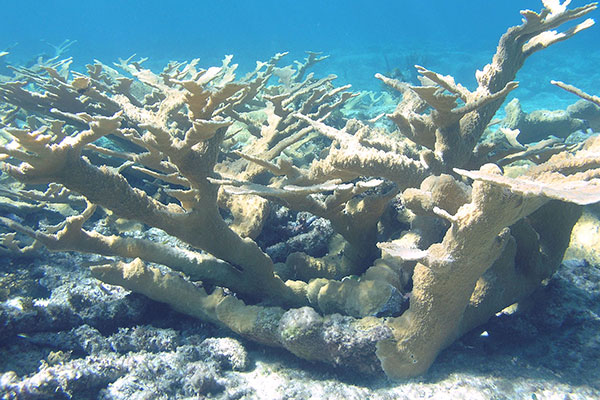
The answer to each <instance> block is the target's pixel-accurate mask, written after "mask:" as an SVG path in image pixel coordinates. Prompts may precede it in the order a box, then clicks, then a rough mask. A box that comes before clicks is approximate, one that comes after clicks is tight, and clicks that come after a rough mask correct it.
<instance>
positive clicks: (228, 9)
mask: <svg viewBox="0 0 600 400" xmlns="http://www.w3.org/2000/svg"><path fill="white" fill-rule="evenodd" d="M583 4H585V2H584V1H573V3H572V5H571V7H574V6H580V5H583ZM541 5H542V4H541V1H538V0H503V1H499V0H496V1H484V0H478V1H477V0H461V1H456V2H453V1H447V0H422V1H412V2H409V1H401V0H397V1H391V0H383V1H370V2H367V1H357V0H351V1H340V0H333V1H316V0H309V1H300V2H299V1H289V0H279V1H275V0H265V1H241V0H225V1H176V2H166V1H159V0H148V1H132V0H129V1H115V0H109V1H103V2H100V1H73V0H50V1H41V0H39V1H31V0H28V1H20V2H15V1H13V2H3V5H2V8H3V23H2V24H1V25H0V49H9V51H10V53H11V54H10V55H9V56H8V57H7V59H6V61H7V62H10V63H13V64H26V63H28V62H30V61H31V60H32V59H34V58H35V57H36V56H37V55H40V54H49V55H52V54H53V49H52V47H51V46H50V45H49V44H51V45H58V44H60V43H61V42H63V41H64V40H65V39H70V40H76V41H77V42H76V43H75V44H73V45H72V46H71V47H70V49H69V51H68V52H67V53H66V55H67V56H73V57H74V64H73V65H74V67H75V68H77V69H82V67H83V65H85V64H87V63H90V62H93V60H94V59H99V60H101V61H102V62H105V63H110V62H113V61H116V60H117V59H118V58H119V57H121V58H126V57H129V56H130V55H132V54H134V53H135V54H137V55H138V56H140V57H149V60H148V62H147V64H146V65H147V66H148V67H151V68H153V69H159V68H160V67H161V66H163V65H164V64H165V63H166V62H167V61H169V60H179V61H182V60H189V59H192V58H197V57H199V58H200V59H201V64H202V65H203V66H211V65H217V64H218V63H219V62H220V60H221V59H222V57H223V56H224V55H226V54H233V55H235V58H234V60H235V62H237V63H239V64H240V71H242V72H243V71H247V70H251V69H253V67H254V65H255V64H254V63H255V61H256V60H266V59H268V58H269V57H271V56H272V55H273V54H275V53H277V52H281V51H289V52H290V55H289V56H288V57H287V59H286V60H285V61H286V62H287V63H292V61H293V60H294V59H301V58H303V57H304V51H306V50H312V51H321V52H323V53H325V54H330V55H331V56H332V57H331V58H330V59H329V60H328V61H326V62H325V63H321V64H320V65H319V66H318V67H317V68H316V69H315V71H316V72H317V73H320V74H329V73H336V74H337V75H339V77H340V81H339V84H340V85H341V84H345V83H351V84H353V86H354V88H355V89H356V90H364V89H368V90H378V89H379V88H380V86H379V82H378V81H377V80H375V79H373V75H374V74H375V73H376V72H381V73H386V72H389V71H390V70H391V69H393V68H400V69H407V68H410V66H411V65H412V64H414V61H418V62H420V63H423V64H425V65H426V66H427V67H429V68H431V69H435V70H437V71H439V72H442V73H445V74H451V75H453V76H455V77H456V78H457V80H459V81H460V82H462V83H464V84H465V85H467V86H470V87H473V86H474V84H475V80H474V71H475V70H476V69H477V68H481V67H482V66H483V65H485V64H486V63H487V62H489V60H490V58H491V55H492V54H493V52H494V50H495V48H496V44H497V41H498V38H499V37H500V35H501V34H502V33H503V32H505V30H506V29H507V28H508V27H509V26H513V25H517V24H518V23H519V22H520V20H521V16H520V14H519V10H521V9H525V8H529V9H532V10H536V11H538V10H539V9H540V8H541ZM599 39H600V30H598V28H597V27H595V28H592V29H590V30H588V31H586V32H584V33H582V34H580V35H577V36H576V37H575V38H572V39H570V40H569V41H568V42H567V43H561V44H558V45H557V46H556V48H552V49H549V50H546V51H544V52H543V53H544V54H543V55H536V56H534V57H532V59H531V60H530V61H528V63H527V64H526V66H525V68H524V69H523V71H522V72H521V75H520V77H519V78H520V79H522V80H523V85H522V89H520V91H518V92H516V95H517V96H519V95H520V96H521V97H529V98H531V99H532V101H533V102H534V104H532V105H531V107H532V108H535V107H537V106H538V105H539V106H545V107H549V108H552V107H553V106H555V105H556V106H561V105H563V103H565V102H566V103H568V102H569V101H570V100H572V97H568V96H566V95H564V94H562V93H560V91H559V90H558V89H555V88H551V87H550V85H549V84H548V81H549V80H550V79H559V80H565V81H574V80H577V81H576V82H574V83H581V86H583V88H584V89H585V90H587V91H590V92H594V93H598V92H600V88H599V87H598V86H599V85H598V83H596V82H597V81H600V80H598V79H595V78H594V77H593V76H590V75H595V74H596V70H597V67H596V66H597V65H598V58H599V57H600V56H598V54H597V53H598V52H597V48H598V45H597V43H598V41H599ZM590 50H592V51H591V52H590ZM565 60H568V63H566V62H565ZM541 70H543V71H544V73H543V74H540V71H541ZM524 76H525V77H527V79H524V78H523V77H524ZM540 93H544V95H545V96H546V98H547V99H546V100H542V99H541V98H539V99H538V97H539V95H540ZM540 103H541V104H540ZM545 103H546V104H545ZM525 107H527V105H525Z"/></svg>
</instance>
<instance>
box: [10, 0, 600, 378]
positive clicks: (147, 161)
mask: <svg viewBox="0 0 600 400" xmlns="http://www.w3.org/2000/svg"><path fill="white" fill-rule="evenodd" d="M543 3H544V8H543V9H542V11H541V12H539V13H536V12H533V11H529V10H526V11H522V15H523V23H522V24H521V25H519V26H516V27H513V28H510V29H509V30H508V31H507V32H506V33H505V34H504V35H503V36H502V38H501V39H500V42H499V45H498V49H497V52H496V54H495V56H494V58H493V60H492V62H491V63H490V64H488V65H486V66H485V67H484V68H483V69H482V70H481V71H478V72H477V74H476V77H477V82H478V87H477V88H476V89H475V90H473V91H470V90H468V89H466V88H465V87H464V86H462V85H460V84H459V83H456V82H455V81H454V79H453V78H452V77H450V76H444V75H441V74H438V73H436V72H433V71H430V70H428V69H426V68H424V67H420V66H419V67H417V68H418V72H419V73H420V74H421V77H420V80H421V83H422V85H421V86H410V85H408V84H406V83H402V82H399V81H396V80H393V79H390V78H387V77H384V76H382V75H377V77H378V78H379V79H381V80H382V81H383V82H384V83H385V84H387V85H389V86H391V87H392V88H394V89H396V90H399V91H400V92H401V93H402V94H403V99H402V101H401V102H400V104H398V106H397V108H396V110H395V111H394V112H393V113H392V114H390V115H388V117H389V118H390V119H391V120H392V121H393V122H394V123H395V124H396V126H397V128H398V129H397V131H395V132H387V131H385V130H384V129H381V128H374V127H372V125H371V123H370V122H368V121H367V122H361V121H357V120H347V121H346V120H345V119H344V117H343V114H341V113H340V111H339V110H340V109H342V107H343V106H344V104H346V102H347V101H348V100H349V99H351V98H352V97H354V96H355V95H354V94H353V93H351V92H349V91H348V89H349V86H341V87H335V86H334V84H333V82H334V79H335V76H328V77H325V78H321V79H317V78H315V77H314V76H313V75H312V74H310V73H308V72H307V70H308V68H309V67H310V66H311V65H312V64H314V63H315V62H319V61H322V60H323V59H324V58H325V57H320V56H319V55H318V54H316V53H309V55H308V57H307V59H306V60H305V62H303V63H297V64H296V67H295V68H294V67H293V66H287V67H283V68H281V67H278V66H277V64H278V63H279V62H280V61H281V59H282V58H283V57H284V56H285V54H283V53H282V54H277V55H275V56H274V57H273V58H272V59H271V60H269V61H267V62H264V63H258V64H257V67H256V69H255V70H254V71H253V72H252V73H250V74H248V75H247V76H245V77H243V78H242V79H238V80H236V77H235V70H236V67H237V65H234V64H232V58H231V57H226V58H225V60H224V61H223V64H222V65H221V66H220V67H212V68H208V69H206V70H204V69H200V68H199V67H198V60H193V61H191V62H189V63H171V64H169V65H168V66H167V67H165V69H164V70H163V71H162V72H161V73H158V74H157V73H154V72H152V71H151V70H149V69H146V68H144V67H143V60H141V61H133V60H132V59H128V60H121V61H120V62H119V63H117V64H116V65H115V67H114V68H113V67H110V66H107V65H104V64H101V63H99V62H97V63H95V64H94V65H89V66H88V67H87V73H86V74H81V73H77V72H73V71H68V70H67V71H66V72H65V70H64V68H62V67H63V65H61V68H62V69H61V70H60V71H59V70H58V69H57V68H56V67H55V66H52V65H45V66H44V67H43V68H42V69H41V70H30V69H25V68H19V69H17V70H16V74H15V77H14V79H13V80H10V81H7V82H3V83H2V84H0V99H1V100H2V101H3V102H5V103H6V104H8V105H9V106H10V108H9V109H5V110H4V112H3V116H2V126H3V127H4V128H3V135H4V136H5V137H7V138H8V139H9V141H8V142H7V143H6V144H3V145H2V146H1V147H0V153H1V154H2V156H1V158H0V160H3V164H2V169H3V171H4V172H5V173H6V174H7V175H9V176H10V177H12V178H14V179H16V180H17V181H20V182H21V183H22V185H24V186H22V187H20V188H15V186H14V184H13V183H10V185H9V184H4V183H3V185H5V186H6V187H5V188H2V191H1V192H0V196H3V197H2V198H3V199H4V200H3V202H7V203H8V202H10V201H21V202H24V203H27V204H31V205H34V206H39V207H43V206H49V205H51V204H54V205H56V204H58V203H60V204H64V205H68V206H69V207H68V209H69V210H71V211H72V210H79V212H78V213H74V214H68V213H66V212H64V210H62V212H63V215H64V218H63V219H62V221H61V222H59V223H58V224H55V225H51V226H45V227H44V226H37V227H31V226H26V225H24V224H23V223H22V221H21V220H19V219H18V218H7V217H0V222H1V223H2V224H3V225H4V226H5V227H6V228H8V230H9V231H10V233H6V234H4V236H3V243H4V247H5V248H6V249H7V250H10V251H13V252H29V251H31V248H32V247H35V246H39V245H44V246H45V247H47V248H48V249H50V250H53V251H80V252H88V253H95V254H101V255H104V256H110V257H117V258H119V259H122V260H120V261H118V262H115V263H110V264H105V265H101V266H95V267H93V268H92V274H93V275H94V276H95V277H97V278H98V279H100V280H102V281H104V282H106V283H110V284H115V285H120V286H123V287H125V288H127V289H130V290H132V291H135V292H138V293H142V294H145V295H146V296H148V297H150V298H152V299H155V300H158V301H161V302H165V303H168V304H170V305H171V306H172V307H173V308H174V309H176V310H178V311H180V312H183V313H186V314H189V315H192V316H195V317H198V318H201V319H203V320H206V321H210V322H212V323H215V324H218V325H222V326H226V327H228V328H229V329H231V330H232V331H234V332H237V333H239V334H241V335H243V336H246V337H248V338H251V339H253V340H256V341H258V342H260V343H264V344H267V345H272V346H281V347H284V348H286V349H288V350H289V351H291V352H292V353H294V354H296V355H298V356H299V357H302V358H305V359H308V360H318V361H324V362H328V363H331V364H335V365H343V366H346V367H351V368H357V369H358V370H359V371H362V372H365V373H373V372H378V371H382V370H383V371H384V372H385V373H386V374H387V375H388V376H390V377H393V378H401V377H409V376H415V375H419V374H421V373H423V372H425V371H426V370H427V368H428V367H429V366H430V365H431V363H432V362H433V361H434V360H435V357H436V356H437V354H438V353H439V352H440V351H441V350H442V349H443V348H445V347H446V346H448V345H449V344H450V343H452V342H453V341H454V340H455V339H457V338H458V337H460V336H461V335H462V334H464V333H465V332H467V331H468V330H469V329H471V328H473V327H475V326H477V325H479V324H481V323H483V322H485V321H486V320H487V319H489V318H490V317H491V316H493V315H494V314H495V313H496V312H498V311H499V310H501V309H503V308H504V307H506V306H508V305H510V304H513V303H515V302H518V301H520V300H521V299H523V298H525V297H526V296H528V295H529V294H530V293H531V292H532V291H533V290H534V289H535V288H536V287H537V286H539V284H540V283H541V282H542V281H543V280H544V279H547V278H548V277H549V276H551V274H552V273H553V272H554V271H555V270H556V268H557V267H558V265H559V264H560V260H561V256H562V253H563V252H564V249H565V248H566V246H567V244H568V237H569V231H570V227H572V226H573V224H574V223H575V221H576V220H577V217H578V215H579V213H580V210H579V207H577V205H579V204H589V203H594V202H597V201H599V200H600V181H599V180H598V175H599V174H600V156H599V154H600V153H599V151H598V146H599V143H598V140H597V139H590V140H588V141H587V142H586V143H585V144H583V145H579V146H575V147H573V148H567V147H560V148H554V149H553V150H552V152H551V153H549V152H547V151H546V153H545V154H546V156H545V157H538V158H537V159H535V161H536V162H537V163H538V164H539V165H536V166H534V167H531V168H530V169H529V170H527V171H526V172H525V173H524V174H523V175H522V176H521V177H517V178H509V177H507V176H504V175H503V174H502V171H501V170H500V168H499V167H498V166H497V165H495V164H489V163H488V162H489V161H497V162H498V164H500V165H505V164H507V163H509V162H512V161H514V160H518V159H523V158H527V157H529V158H530V159H533V158H532V155H533V154H534V153H535V155H538V156H539V155H540V154H541V153H543V152H544V150H543V149H540V148H536V149H532V148H527V147H525V146H522V145H521V144H519V143H518V142H517V140H516V132H513V131H509V130H506V131H505V132H504V134H505V136H506V142H507V143H509V145H510V146H511V150H510V151H508V152H506V153H503V154H502V156H501V157H495V158H494V157H493V156H490V152H492V150H496V149H495V148H493V146H492V147H489V146H488V147H486V146H483V145H478V143H480V141H481V138H482V136H483V135H484V132H485V129H486V127H487V126H488V125H489V124H490V123H492V118H493V116H494V114H495V113H496V111H497V110H498V108H499V107H500V106H501V104H502V102H503V101H504V99H505V98H506V96H507V94H508V93H510V92H511V91H512V90H513V89H515V88H516V87H517V83H516V82H515V81H514V79H515V76H516V73H517V71H518V70H519V68H520V67H521V66H522V65H523V63H524V61H525V59H526V58H527V57H528V56H530V55H531V54H532V53H534V52H536V51H538V50H541V49H543V48H546V47H548V46H550V45H552V44H554V43H556V42H559V41H562V40H565V39H568V38H570V37H571V36H573V35H575V34H576V33H578V32H580V31H582V30H584V29H586V28H589V27H590V26H591V25H592V24H593V21H592V20H591V19H587V20H585V21H583V22H579V23H578V24H577V25H575V26H573V27H571V28H568V29H566V30H564V31H562V32H558V31H557V29H559V28H560V27H561V26H563V24H565V23H568V22H570V21H575V20H580V19H581V18H583V17H584V16H585V15H587V14H588V13H589V12H591V11H592V10H594V9H595V8H596V4H595V3H591V4H588V5H585V6H582V7H578V8H574V9H568V8H567V7H566V6H567V5H568V2H564V3H560V2H559V1H552V2H550V1H544V2H543ZM119 70H120V71H122V72H119ZM272 78H273V79H275V78H278V79H279V83H278V84H269V81H270V80H271V79H272ZM562 86H564V85H562ZM567 89H568V90H570V91H573V92H576V93H577V91H576V90H575V89H573V88H570V87H567ZM577 94H579V95H581V94H580V93H577ZM590 99H592V101H593V98H591V97H590ZM333 125H336V126H333ZM542 147H543V146H542ZM307 155H310V157H307ZM506 157H513V158H511V159H507V158H506ZM33 185H49V186H48V189H47V190H40V189H39V186H37V187H34V186H33ZM6 193H10V195H6ZM399 193H402V194H401V198H402V201H403V203H404V205H405V207H406V209H407V210H410V212H408V211H407V213H406V219H407V221H408V222H410V224H411V229H410V230H408V231H406V232H403V234H402V235H400V237H398V238H396V239H393V240H392V237H391V236H389V235H388V236H387V237H383V238H382V237H378V234H379V233H380V232H381V231H382V227H383V225H385V223H386V221H385V213H386V210H388V206H389V204H390V202H391V201H392V200H393V199H395V198H396V197H397V195H398V194H399ZM272 202H276V203H279V204H280V205H283V206H286V207H288V208H290V209H293V210H297V211H308V212H310V213H311V214H313V215H314V216H318V217H322V218H326V219H328V220H330V221H331V224H332V227H333V229H334V230H335V231H336V233H338V234H339V236H338V239H339V238H340V237H341V238H343V239H344V242H343V243H344V244H343V245H341V246H334V245H333V242H332V246H331V247H332V248H331V251H330V253H329V254H328V255H327V256H326V257H324V258H320V259H319V258H313V257H309V256H306V255H304V254H298V253H296V254H292V255H291V256H290V257H289V258H288V260H287V261H286V263H285V265H275V264H274V263H273V262H272V260H271V259H270V258H269V257H268V256H267V255H266V254H265V253H264V252H263V251H262V250H261V249H260V248H259V246H258V245H257V244H256V242H255V241H254V240H252V238H255V237H256V236H258V235H259V234H260V231H261V229H262V226H263V224H264V220H265V218H266V216H267V215H268V212H269V208H270V204H272ZM99 209H102V210H104V213H105V214H108V217H107V222H106V223H107V224H110V223H111V221H112V222H114V220H115V218H121V219H126V220H132V221H137V222H141V223H143V224H145V225H147V226H150V227H154V228H158V229H160V230H162V231H164V232H166V233H167V234H169V235H171V236H172V237H173V238H176V239H177V240H178V241H179V242H178V243H180V244H179V245H172V244H168V245H167V244H162V243H156V242H152V241H149V240H146V239H142V238H133V237H128V236H125V235H109V234H107V233H100V232H98V231H96V230H94V229H92V228H91V226H92V225H91V221H92V220H94V219H97V218H99V217H98V210H99ZM57 210H59V211H58V212H59V213H60V212H61V209H59V208H57ZM223 210H226V211H227V213H229V215H231V220H230V221H229V220H227V219H226V218H224V217H223V215H222V211H223ZM548 215H552V216H553V217H552V218H548ZM557 215H558V216H559V217H556V216H557ZM383 231H385V229H383ZM115 232H118V229H115ZM16 233H18V234H20V235H21V236H20V238H23V237H29V238H30V240H33V242H31V241H30V242H29V243H25V242H22V243H21V242H20V240H19V238H18V237H17V235H16ZM378 242H379V243H378ZM517 249H518V252H519V257H518V258H517ZM127 260H130V261H127ZM131 260H132V261H131ZM523 260H527V262H525V264H524V265H523V264H522V262H523ZM519 262H521V264H519ZM150 263H156V264H160V265H163V266H165V267H167V268H168V271H165V269H159V268H156V267H155V266H151V265H150ZM282 269H285V270H286V271H287V274H285V275H286V276H287V278H286V280H284V279H282V278H281V276H283V275H284V274H283V273H279V272H278V271H282ZM290 271H291V272H290ZM409 282H410V284H409ZM224 288H225V289H226V290H225V289H224ZM409 288H410V289H409ZM408 291H410V293H408ZM231 293H234V294H235V295H232V294H231ZM408 299H410V300H409V304H408V309H407V300H408Z"/></svg>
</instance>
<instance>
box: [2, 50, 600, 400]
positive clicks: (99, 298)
mask: <svg viewBox="0 0 600 400" xmlns="http://www.w3.org/2000/svg"><path fill="white" fill-rule="evenodd" d="M544 56H545V57H547V58H545V59H546V60H552V57H551V56H549V55H547V54H545V55H544ZM591 57H593V56H591ZM455 58H456V60H457V62H456V63H454V64H453V65H454V67H453V68H454V69H455V70H460V69H461V68H460V65H458V66H457V63H458V62H459V61H458V60H462V62H463V63H469V62H472V61H473V60H472V59H470V58H469V57H461V56H459V55H458V56H456V57H455ZM432 59H434V60H435V59H436V58H432ZM332 60H334V61H332V64H330V65H331V66H333V68H332V69H334V70H335V68H336V63H337V64H338V65H337V67H338V70H339V69H340V68H341V67H340V66H341V65H348V62H347V60H345V59H339V58H338V59H337V60H336V58H335V57H333V58H332ZM368 60H369V58H368V55H367V56H365V63H361V64H356V63H354V65H360V66H361V68H368V67H369V63H368ZM446 61H447V60H446ZM484 61H487V60H484ZM592 61H593V60H592ZM552 62H554V63H555V64H551V66H552V68H550V67H548V68H549V70H552V71H553V73H556V72H560V68H559V66H558V61H556V60H555V61H551V63H552ZM532 63H533V67H532V66H531V65H530V66H528V68H526V69H525V70H524V71H523V72H521V73H520V75H519V80H522V81H524V82H529V83H530V85H525V86H524V87H523V88H522V89H519V92H517V93H516V95H517V97H519V98H520V100H521V103H522V104H523V105H524V107H525V108H526V110H527V111H531V110H535V109H553V108H561V109H564V108H565V106H566V105H568V104H569V101H568V100H566V98H568V95H565V94H563V93H561V92H560V91H559V90H558V89H556V88H553V87H552V86H551V85H549V84H548V85H547V86H548V91H546V92H545V91H543V90H536V89H535V88H539V87H541V86H542V85H544V82H547V81H549V80H550V79H551V78H555V79H564V80H565V81H568V80H569V79H568V78H563V77H562V76H544V75H541V74H538V73H536V69H535V66H536V63H538V64H537V65H541V64H540V63H541V61H536V60H533V61H532ZM586 63H588V64H586V66H583V65H575V64H571V65H569V66H568V71H567V75H568V76H572V75H574V74H575V75H577V76H579V78H578V80H577V81H576V82H573V83H577V84H578V85H579V86H580V87H582V88H585V89H586V91H588V92H591V93H599V92H600V91H596V92H594V90H595V89H596V86H595V85H597V84H598V81H597V80H596V79H594V78H593V74H590V73H589V65H590V64H589V63H591V64H594V63H593V62H591V61H590V58H589V57H588V58H587V59H586ZM595 65H598V63H597V62H596V63H595ZM428 66H431V67H432V68H433V69H437V70H442V69H443V68H440V67H438V66H436V65H428ZM565 68H567V67H565ZM586 68H588V69H587V70H586ZM465 69H467V67H465ZM469 69H470V68H469ZM373 72H376V71H373ZM442 72H444V71H442ZM586 72H587V73H586ZM339 75H340V80H341V82H340V84H341V83H344V82H345V80H344V79H343V71H340V73H339ZM359 86H360V84H359ZM570 100H571V101H570V102H575V100H576V99H573V98H571V99H570ZM589 209H590V210H591V211H590V212H592V213H595V214H596V215H598V214H599V213H600V209H599V208H598V207H597V206H596V207H595V208H593V207H591V208H589ZM592 233H593V234H598V227H597V226H596V227H595V228H593V232H592ZM145 234H149V235H151V234H155V235H160V234H159V233H156V232H147V233H145ZM586 234H590V233H586ZM590 243H592V244H591V246H592V247H591V248H588V249H587V252H586V251H581V249H575V250H572V251H571V252H570V253H569V254H570V255H571V256H570V257H569V259H568V260H566V261H565V262H564V263H563V266H562V267H561V268H560V270H559V271H558V273H557V274H556V275H555V276H554V277H553V278H552V279H550V280H549V281H548V282H547V284H546V285H545V286H544V287H542V288H540V289H539V290H538V292H536V294H535V295H534V298H533V299H532V300H531V303H530V305H527V304H522V305H521V307H520V311H519V312H518V313H513V314H509V313H506V314H500V315H498V316H497V317H495V318H493V319H492V320H491V321H489V322H488V323H487V324H486V325H485V326H482V327H481V328H480V329H478V330H477V331H476V332H472V333H471V334H469V335H467V336H465V337H463V338H462V339H460V340H459V341H458V342H456V343H454V344H453V345H452V346H450V347H449V348H448V349H446V350H445V351H444V352H442V353H441V355H440V356H439V357H438V359H437V360H436V362H435V363H434V364H433V366H432V368H431V369H430V370H429V372H428V373H427V374H426V375H425V376H423V377H421V378H419V379H414V380H407V381H402V382H391V381H388V380H386V379H385V378H382V377H381V378H373V377H363V376H357V375H356V374H353V373H352V371H346V370H339V371H335V370H332V369H331V368H330V367H328V366H324V365H320V364H313V363H310V362H306V361H302V360H299V359H297V358H295V357H294V356H292V355H290V354H289V353H287V352H285V351H282V350H278V349H271V348H265V347H261V346H259V345H256V344H254V343H251V342H248V341H246V340H243V339H241V338H239V337H235V336H234V335H232V334H231V333H229V332H225V331H219V330H217V329H215V328H214V327H212V326H210V325H206V324H203V323H201V322H198V321H197V320H193V319H190V318H188V317H185V316H183V315H181V314H177V313H175V312H173V311H171V310H169V309H168V308H167V307H166V306H164V305H161V304H159V303H156V302H153V301H151V300H148V299H147V298H145V297H143V296H140V295H136V294H131V293H128V292H127V291H125V290H123V289H121V288H118V287H114V286H110V285H105V284H102V283H100V282H99V281H96V280H95V279H94V278H92V277H91V276H90V274H89V272H88V270H87V269H86V268H85V266H86V265H88V264H89V263H92V262H93V257H92V256H85V255H79V254H64V253H49V252H46V251H43V252H42V253H40V255H39V257H38V258H35V259H25V258H21V259H19V258H10V257H3V258H2V259H1V261H0V301H1V303H0V339H1V341H0V395H2V398H4V399H12V398H15V399H63V398H73V399H186V398H189V399H197V398H214V399H417V398H430V399H450V398H451V399H498V400H500V399H561V400H562V399H594V398H600V318H599V316H600V262H599V259H600V257H598V255H597V254H594V250H595V248H594V246H595V245H597V244H598V243H599V242H594V241H590ZM23 332H27V333H23Z"/></svg>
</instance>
